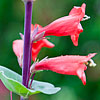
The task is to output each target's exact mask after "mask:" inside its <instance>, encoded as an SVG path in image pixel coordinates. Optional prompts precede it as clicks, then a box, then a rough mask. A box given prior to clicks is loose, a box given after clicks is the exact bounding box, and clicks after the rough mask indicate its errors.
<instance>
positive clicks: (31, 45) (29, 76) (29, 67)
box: [28, 43, 32, 83]
mask: <svg viewBox="0 0 100 100" xmlns="http://www.w3.org/2000/svg"><path fill="white" fill-rule="evenodd" d="M29 54H30V55H29V57H30V58H29V69H28V83H29V79H30V75H31V73H30V67H31V58H32V43H31V45H30V53H29Z"/></svg>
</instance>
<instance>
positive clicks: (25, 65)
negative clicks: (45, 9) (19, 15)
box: [21, 1, 33, 100]
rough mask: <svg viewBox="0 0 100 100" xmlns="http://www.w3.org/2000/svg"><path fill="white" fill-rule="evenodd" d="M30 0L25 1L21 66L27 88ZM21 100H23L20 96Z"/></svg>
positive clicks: (23, 80)
mask: <svg viewBox="0 0 100 100" xmlns="http://www.w3.org/2000/svg"><path fill="white" fill-rule="evenodd" d="M32 5H33V2H32V1H27V2H25V25H24V50H23V67H22V84H23V85H24V86H25V87H27V88H28V75H29V65H30V64H29V63H30V61H29V60H30V33H31V20H32ZM21 100H25V99H24V98H22V97H21Z"/></svg>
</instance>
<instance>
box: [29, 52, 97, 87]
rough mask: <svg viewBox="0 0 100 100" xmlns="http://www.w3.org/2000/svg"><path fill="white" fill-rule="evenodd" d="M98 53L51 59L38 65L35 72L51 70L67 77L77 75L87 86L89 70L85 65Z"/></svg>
mask: <svg viewBox="0 0 100 100" xmlns="http://www.w3.org/2000/svg"><path fill="white" fill-rule="evenodd" d="M95 55H96V53H93V54H89V55H88V56H71V55H70V56H68V55H66V56H60V57H55V58H49V59H46V60H44V61H41V62H39V63H37V64H36V66H35V69H32V68H31V72H33V71H34V70H35V71H36V70H51V71H54V72H56V73H60V74H66V75H77V76H78V77H79V78H80V79H81V80H82V82H83V84H84V85H85V84H86V76H85V73H84V70H86V69H87V67H86V65H85V63H87V61H89V60H90V59H91V58H92V57H93V56H95Z"/></svg>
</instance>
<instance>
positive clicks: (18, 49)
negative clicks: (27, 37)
mask: <svg viewBox="0 0 100 100" xmlns="http://www.w3.org/2000/svg"><path fill="white" fill-rule="evenodd" d="M13 51H14V53H15V55H16V56H17V57H21V56H22V55H23V40H15V41H13Z"/></svg>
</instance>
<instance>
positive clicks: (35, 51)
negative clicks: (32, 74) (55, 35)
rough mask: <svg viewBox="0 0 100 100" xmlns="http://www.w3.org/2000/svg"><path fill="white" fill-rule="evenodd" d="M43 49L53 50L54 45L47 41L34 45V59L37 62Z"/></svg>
mask: <svg viewBox="0 0 100 100" xmlns="http://www.w3.org/2000/svg"><path fill="white" fill-rule="evenodd" d="M42 47H47V48H53V47H54V44H52V43H51V42H49V41H48V40H47V39H43V40H39V41H37V42H34V43H33V44H32V59H33V61H35V59H36V57H37V55H38V53H39V51H40V50H41V48H42Z"/></svg>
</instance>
